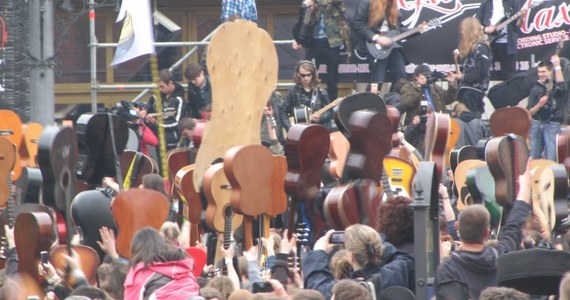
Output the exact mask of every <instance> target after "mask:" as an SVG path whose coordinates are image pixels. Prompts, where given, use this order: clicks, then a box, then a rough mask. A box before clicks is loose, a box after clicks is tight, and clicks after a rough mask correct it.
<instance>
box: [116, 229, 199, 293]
mask: <svg viewBox="0 0 570 300" xmlns="http://www.w3.org/2000/svg"><path fill="white" fill-rule="evenodd" d="M131 253H132V254H131V259H130V262H129V273H128V274H127V278H126V280H125V284H124V286H125V294H124V297H125V299H141V300H142V299H157V300H160V299H173V300H176V299H181V300H182V299H183V300H186V299H188V298H190V297H192V296H198V295H199V294H200V288H199V286H198V283H197V281H196V278H195V277H194V275H193V274H192V269H193V268H194V260H193V259H192V258H190V257H187V255H186V253H185V252H184V250H182V249H179V248H176V247H174V246H173V245H171V244H170V243H168V242H166V240H165V239H164V238H163V237H162V236H161V235H160V233H159V232H158V231H156V230H155V229H154V228H151V227H145V228H143V229H141V230H139V231H138V232H137V233H136V234H135V236H134V237H133V240H132V242H131Z"/></svg>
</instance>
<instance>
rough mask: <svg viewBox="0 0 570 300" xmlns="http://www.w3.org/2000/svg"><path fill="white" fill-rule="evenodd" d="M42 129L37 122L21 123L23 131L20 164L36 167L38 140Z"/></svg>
mask: <svg viewBox="0 0 570 300" xmlns="http://www.w3.org/2000/svg"><path fill="white" fill-rule="evenodd" d="M43 130H44V128H43V126H42V125H41V124H39V123H27V124H24V125H22V131H23V132H24V134H23V138H22V144H21V145H22V147H21V148H20V157H21V159H22V166H25V167H31V168H37V167H38V140H39V138H40V136H41V135H42V131H43Z"/></svg>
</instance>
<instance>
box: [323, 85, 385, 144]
mask: <svg viewBox="0 0 570 300" xmlns="http://www.w3.org/2000/svg"><path fill="white" fill-rule="evenodd" d="M359 110H366V111H371V112H382V113H386V103H385V102H384V100H383V99H382V97H380V95H378V94H373V93H369V92H364V93H356V94H352V95H348V96H346V97H345V98H344V99H342V101H341V102H340V103H339V104H338V106H337V107H336V108H335V110H334V114H333V116H334V121H335V123H336V126H337V127H338V130H339V131H340V132H342V134H344V136H346V138H347V139H348V138H350V117H351V116H352V113H353V112H355V111H359ZM390 128H391V127H390Z"/></svg>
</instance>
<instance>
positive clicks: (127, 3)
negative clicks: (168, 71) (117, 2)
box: [111, 0, 155, 66]
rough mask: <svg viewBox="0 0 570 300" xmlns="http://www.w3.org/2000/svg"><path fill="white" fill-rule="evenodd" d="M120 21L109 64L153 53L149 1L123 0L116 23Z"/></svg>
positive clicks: (116, 63)
mask: <svg viewBox="0 0 570 300" xmlns="http://www.w3.org/2000/svg"><path fill="white" fill-rule="evenodd" d="M120 21H123V28H122V29H121V36H120V38H119V45H118V46H117V50H115V57H114V58H113V61H112V62H111V66H114V65H118V64H120V63H123V62H125V61H127V60H130V59H133V58H135V57H138V56H141V55H144V54H154V53H155V50H154V33H153V24H152V21H153V20H152V14H151V10H150V1H148V0H123V3H122V4H121V10H120V11H119V15H118V16H117V21H116V23H118V22H120Z"/></svg>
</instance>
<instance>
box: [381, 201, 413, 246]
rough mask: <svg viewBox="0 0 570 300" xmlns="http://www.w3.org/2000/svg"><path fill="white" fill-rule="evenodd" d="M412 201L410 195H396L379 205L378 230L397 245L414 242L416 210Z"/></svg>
mask: <svg viewBox="0 0 570 300" xmlns="http://www.w3.org/2000/svg"><path fill="white" fill-rule="evenodd" d="M410 203H412V201H411V200H410V198H408V197H404V196H395V197H391V198H388V200H387V201H386V202H383V203H382V204H381V205H380V206H379V207H378V228H377V230H378V232H382V233H384V234H385V235H386V240H387V241H388V242H390V243H392V244H394V246H396V247H398V246H400V245H402V244H405V243H413V242H414V212H413V210H412V208H411V207H410Z"/></svg>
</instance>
